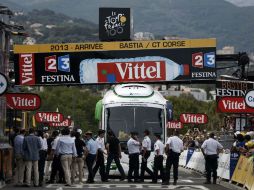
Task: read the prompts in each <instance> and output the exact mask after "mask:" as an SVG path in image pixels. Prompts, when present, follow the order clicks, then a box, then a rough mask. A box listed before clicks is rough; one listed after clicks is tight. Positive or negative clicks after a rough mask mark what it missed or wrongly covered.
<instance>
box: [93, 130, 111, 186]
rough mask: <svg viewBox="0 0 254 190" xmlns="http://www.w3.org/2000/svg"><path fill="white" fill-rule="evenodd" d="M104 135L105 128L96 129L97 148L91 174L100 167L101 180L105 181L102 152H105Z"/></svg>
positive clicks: (94, 173)
mask: <svg viewBox="0 0 254 190" xmlns="http://www.w3.org/2000/svg"><path fill="white" fill-rule="evenodd" d="M104 136H105V130H102V129H100V130H99V131H98V137H97V138H96V140H95V142H96V143H97V146H98V150H97V160H96V164H95V166H94V167H93V175H94V176H95V175H96V172H97V171H98V169H99V168H100V175H101V181H102V182H107V181H108V180H107V179H106V175H105V165H104V154H105V141H104Z"/></svg>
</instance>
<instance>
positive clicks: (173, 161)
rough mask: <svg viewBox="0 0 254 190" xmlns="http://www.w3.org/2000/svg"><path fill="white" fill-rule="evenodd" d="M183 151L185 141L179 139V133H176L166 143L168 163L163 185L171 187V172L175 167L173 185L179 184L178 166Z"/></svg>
mask: <svg viewBox="0 0 254 190" xmlns="http://www.w3.org/2000/svg"><path fill="white" fill-rule="evenodd" d="M182 151H183V141H182V140H181V139H180V138H179V131H175V132H174V135H173V136H172V137H169V138H168V140H167V142H166V152H167V155H168V156H167V161H166V175H165V181H164V182H163V183H162V184H163V185H169V180H170V170H171V167H172V165H173V177H174V182H173V185H176V184H177V180H178V166H179V156H180V154H181V152H182Z"/></svg>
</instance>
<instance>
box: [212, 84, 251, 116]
mask: <svg viewBox="0 0 254 190" xmlns="http://www.w3.org/2000/svg"><path fill="white" fill-rule="evenodd" d="M253 89H254V83H253V82H247V81H237V80H232V81H229V80H219V81H216V101H217V111H218V112H222V113H253V112H254V108H251V107H249V106H248V105H247V104H246V101H245V95H246V94H247V93H248V92H249V91H250V90H253Z"/></svg>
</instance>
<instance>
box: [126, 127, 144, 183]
mask: <svg viewBox="0 0 254 190" xmlns="http://www.w3.org/2000/svg"><path fill="white" fill-rule="evenodd" d="M137 135H138V134H137V133H136V132H131V138H130V139H129V140H128V142H127V147H128V151H129V171H128V182H133V181H132V173H133V172H134V182H139V154H140V146H141V143H140V142H139V141H138V136H137Z"/></svg>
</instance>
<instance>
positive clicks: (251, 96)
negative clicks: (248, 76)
mask: <svg viewBox="0 0 254 190" xmlns="http://www.w3.org/2000/svg"><path fill="white" fill-rule="evenodd" d="M245 102H246V104H247V106H249V107H251V108H254V90H251V91H249V92H248V93H247V94H246V95H245Z"/></svg>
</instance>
